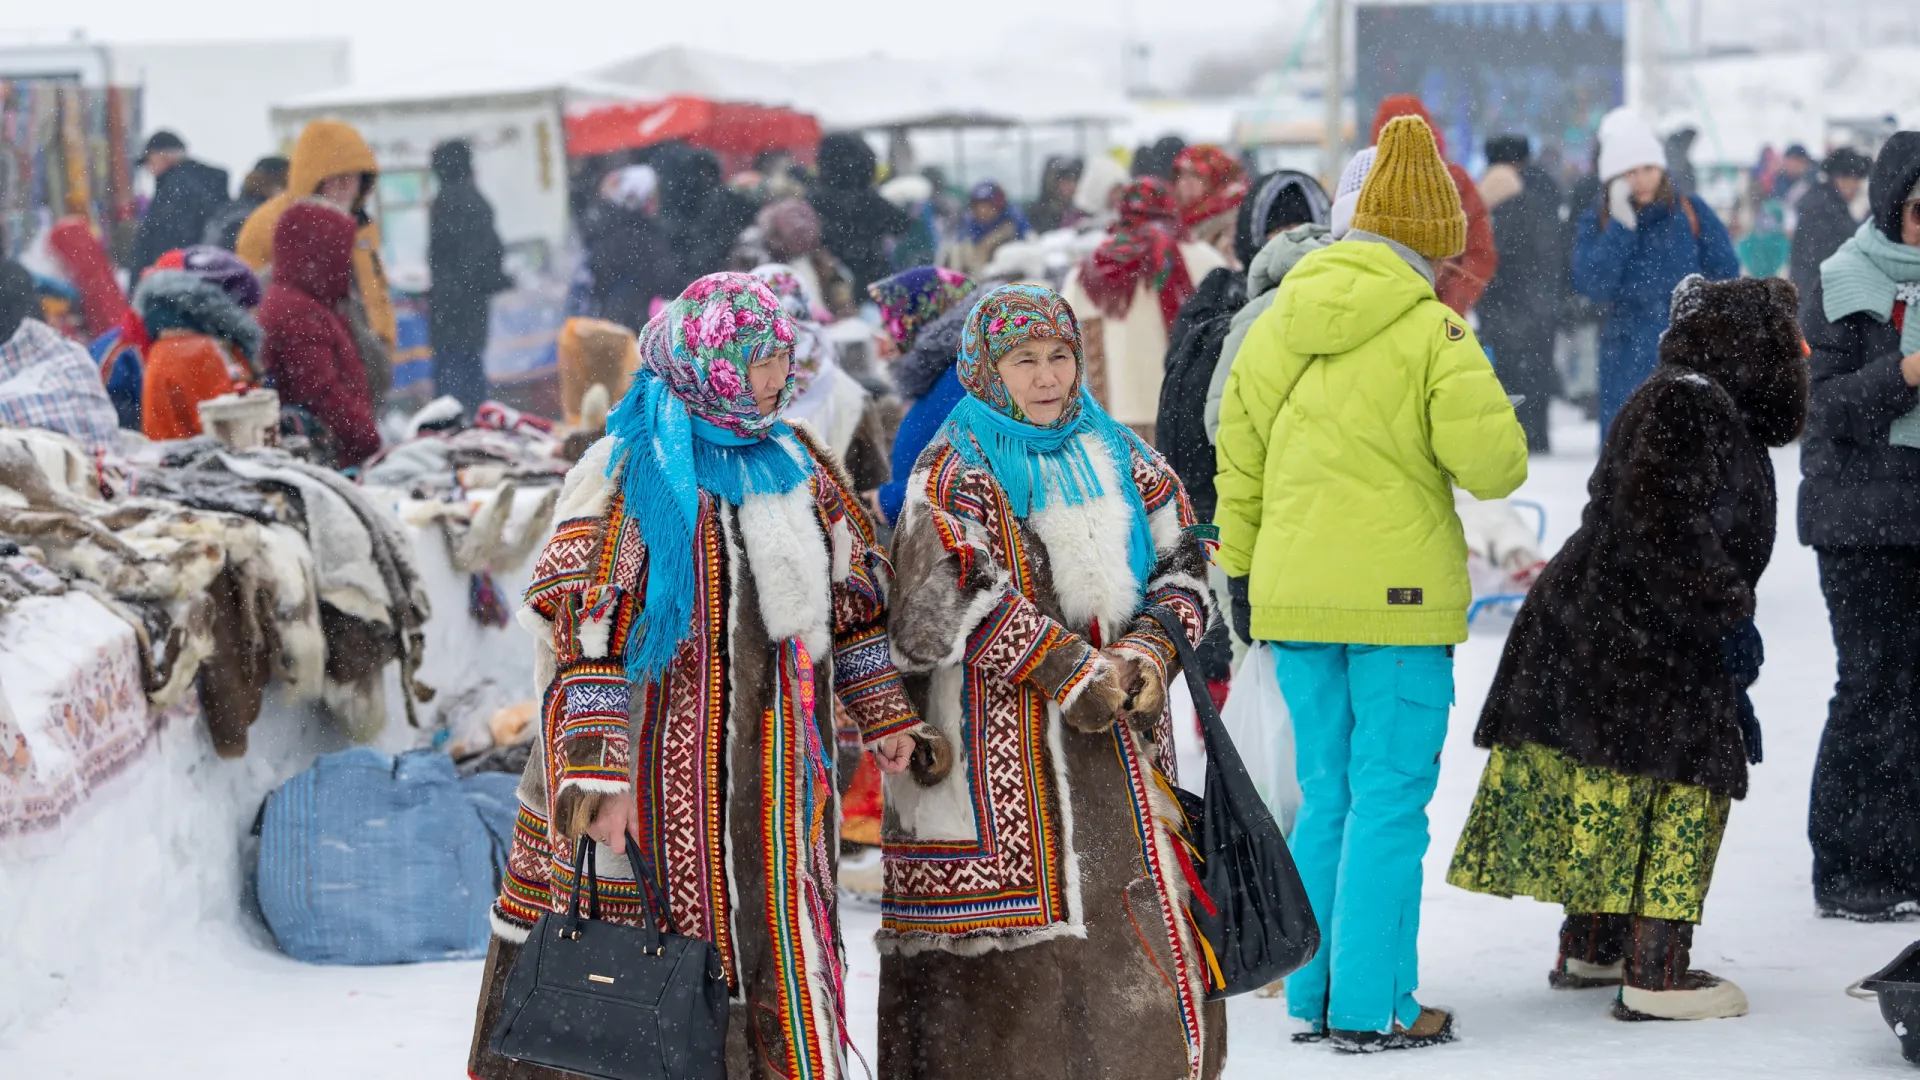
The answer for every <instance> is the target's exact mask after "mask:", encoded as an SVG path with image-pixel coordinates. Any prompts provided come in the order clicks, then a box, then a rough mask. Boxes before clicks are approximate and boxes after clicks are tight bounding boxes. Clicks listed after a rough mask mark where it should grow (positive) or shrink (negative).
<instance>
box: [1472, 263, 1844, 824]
mask: <svg viewBox="0 0 1920 1080" xmlns="http://www.w3.org/2000/svg"><path fill="white" fill-rule="evenodd" d="M1796 306H1797V305H1796V300H1795V295H1794V291H1793V286H1792V285H1790V284H1788V283H1787V282H1785V281H1782V280H1779V279H1770V280H1767V281H1764V282H1762V281H1751V280H1749V281H1738V282H1726V283H1720V284H1712V283H1707V282H1704V281H1702V280H1700V279H1699V278H1697V277H1695V278H1689V279H1687V280H1686V281H1684V282H1682V283H1681V286H1680V289H1678V290H1676V292H1675V295H1674V301H1673V323H1672V327H1671V328H1670V329H1669V330H1668V331H1667V334H1666V337H1665V338H1664V339H1663V340H1662V342H1661V345H1660V367H1659V368H1658V370H1656V371H1655V372H1654V374H1653V377H1652V378H1650V379H1648V380H1647V381H1646V383H1644V384H1643V385H1642V386H1641V387H1640V389H1638V390H1636V391H1634V393H1633V396H1632V397H1630V398H1628V399H1627V403H1626V405H1625V406H1624V407H1622V408H1621V410H1620V414H1619V416H1618V417H1617V418H1616V419H1615V420H1614V424H1613V428H1612V430H1611V431H1610V432H1609V434H1608V436H1607V445H1606V449H1605V450H1604V452H1602V454H1601V456H1600V464H1599V465H1598V466H1597V467H1595V469H1594V470H1593V477H1592V479H1591V480H1589V481H1588V482H1587V498H1588V501H1587V507H1586V510H1585V511H1584V512H1583V513H1582V514H1581V518H1580V528H1579V530H1578V531H1577V532H1575V533H1574V534H1573V536H1572V537H1571V538H1569V539H1568V540H1567V542H1566V544H1565V546H1563V547H1562V548H1561V549H1560V552H1559V553H1558V554H1557V555H1555V556H1554V557H1553V559H1552V560H1551V561H1550V562H1548V563H1547V568H1546V570H1545V571H1543V572H1542V573H1541V575H1540V579H1539V581H1538V582H1536V583H1535V584H1534V586H1533V589H1532V590H1531V591H1530V592H1529V593H1528V594H1527V602H1526V605H1525V606H1524V607H1522V608H1521V609H1520V615H1519V617H1518V618H1517V619H1516V620H1515V621H1514V624H1513V629H1512V631H1511V632H1510V633H1509V634H1508V635H1507V648H1506V653H1505V654H1504V655H1503V656H1502V657H1501V659H1500V669H1499V671H1498V673H1497V674H1496V675H1495V676H1494V680H1493V687H1492V689H1491V690H1489V691H1488V692H1487V703H1486V707H1485V709H1484V710H1483V711H1482V712H1481V714H1480V726H1479V728H1478V729H1477V730H1476V731H1475V732H1474V744H1475V745H1477V746H1482V747H1492V746H1495V745H1502V746H1518V745H1520V744H1522V743H1529V742H1530V743H1537V744H1539V745H1542V746H1547V747H1551V748H1552V749H1555V750H1558V751H1560V752H1561V753H1563V754H1566V755H1567V756H1569V757H1571V758H1573V759H1574V760H1575V761H1578V762H1580V763H1581V764H1582V765H1592V766H1601V767H1604V768H1608V769H1612V770H1614V771H1616V772H1621V773H1626V774H1628V775H1631V776H1650V777H1653V778H1655V779H1659V780H1667V781H1673V782H1676V783H1682V784H1695V785H1698V786H1701V787H1705V788H1707V789H1708V790H1710V791H1713V792H1714V793H1716V794H1720V795H1726V796H1730V797H1732V798H1735V799H1738V798H1743V797H1744V796H1745V795H1746V793H1747V758H1746V754H1745V747H1744V745H1743V743H1742V739H1741V731H1740V724H1739V717H1738V708H1739V694H1740V690H1741V689H1742V688H1741V687H1740V686H1737V685H1736V684H1735V680H1734V675H1733V673H1732V671H1731V670H1730V666H1729V663H1728V660H1727V655H1726V647H1727V646H1726V643H1727V640H1728V638H1729V637H1731V636H1732V635H1733V634H1734V632H1735V630H1736V629H1737V628H1738V627H1739V626H1740V624H1741V623H1742V622H1744V621H1745V620H1747V619H1750V618H1752V617H1753V612H1754V586H1755V585H1756V584H1757V583H1758V582H1759V580H1760V575H1761V573H1762V572H1763V571H1764V570H1766V568H1767V562H1768V561H1769V560H1770V559H1771V558H1772V556H1773V541H1774V525H1775V522H1774V515H1775V512H1776V501H1775V494H1774V474H1773V464H1772V462H1771V461H1770V460H1769V459H1768V457H1767V448H1768V447H1770V446H1782V445H1785V444H1786V443H1788V442H1790V441H1792V440H1793V439H1794V438H1795V437H1796V436H1798V435H1799V433H1800V428H1801V425H1802V424H1803V423H1804V422H1805V419H1806V412H1807V366H1806V361H1805V360H1804V359H1803V358H1802V347H1801V343H1800V333H1799V328H1798V325H1797V324H1796V322H1795V318H1794V311H1795V308H1796Z"/></svg>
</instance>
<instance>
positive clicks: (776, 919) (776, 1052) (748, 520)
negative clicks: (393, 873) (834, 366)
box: [469, 426, 920, 1080]
mask: <svg viewBox="0 0 1920 1080" xmlns="http://www.w3.org/2000/svg"><path fill="white" fill-rule="evenodd" d="M774 437H776V438H779V439H781V440H782V441H783V442H784V443H786V445H787V449H788V450H789V452H790V453H794V454H795V455H797V456H799V457H800V458H801V460H802V463H803V464H805V465H806V466H808V467H809V470H810V472H811V474H812V475H811V477H810V478H809V479H808V480H807V481H805V482H803V483H802V484H801V485H800V486H799V487H798V488H795V489H794V490H793V491H791V492H788V493H785V494H780V495H753V496H748V497H747V498H746V499H745V500H744V502H743V503H742V504H741V505H739V506H733V505H730V504H727V503H724V502H719V501H717V500H715V499H713V498H712V497H711V496H709V495H706V494H702V495H701V508H700V514H699V518H698V522H697V525H696V528H695V536H694V547H695V554H694V559H693V562H694V566H695V571H694V580H695V588H696V597H697V599H696V601H695V603H694V605H693V615H692V617H693V619H694V621H695V626H696V629H695V632H694V634H693V636H692V637H690V638H688V639H687V640H686V641H683V642H682V643H681V645H680V647H679V649H678V651H677V652H676V653H675V655H674V658H673V660H672V661H671V663H670V664H669V665H668V666H667V668H666V671H665V673H664V674H663V675H662V676H661V677H660V678H659V679H656V680H650V681H648V682H645V683H636V684H630V683H629V682H628V680H627V676H626V670H625V666H624V663H623V660H622V657H623V656H624V653H625V650H626V645H627V637H628V634H629V633H630V632H632V631H633V630H634V627H635V625H636V622H637V620H638V618H639V617H640V616H641V612H640V611H639V610H638V608H639V600H640V599H641V598H642V597H643V596H644V584H643V582H644V574H645V572H646V563H647V553H646V551H645V548H644V545H643V544H642V542H641V541H640V539H639V535H638V529H637V528H635V527H633V522H632V520H631V519H629V518H628V517H627V516H626V515H625V513H624V511H623V508H622V505H621V494H620V487H619V485H618V483H616V482H614V481H611V480H609V479H608V478H607V472H608V465H609V462H610V460H611V458H612V454H613V442H614V440H612V439H602V440H601V441H600V442H599V443H597V444H595V445H594V447H593V448H592V449H591V450H590V451H589V452H588V453H587V454H586V456H585V457H584V458H583V459H582V460H581V461H580V463H579V464H578V465H577V466H575V468H574V469H573V471H572V473H571V474H570V475H569V476H568V478H567V481H566V484H565V485H564V487H563V489H562V492H561V496H560V503H559V507H558V509H557V510H556V512H555V521H556V527H555V532H554V536H553V539H552V540H551V541H549V543H548V544H547V547H546V548H545V550H544V551H543V552H542V553H541V555H540V557H539V561H538V563H537V564H536V568H535V571H534V575H533V583H532V585H531V586H530V587H529V588H528V591H527V600H526V605H525V606H524V607H523V608H522V609H521V610H520V614H519V621H520V624H521V625H522V626H524V627H526V628H527V629H528V630H529V631H530V632H531V633H532V634H533V636H534V640H535V665H536V666H535V671H536V679H537V680H538V682H539V686H540V695H541V701H542V706H541V708H542V712H541V737H540V738H539V739H536V740H535V742H534V751H533V754H532V755H531V757H530V759H529V761H528V763H527V768H526V772H525V773H524V774H523V775H522V777H521V782H520V803H521V805H520V811H519V820H518V822H517V825H516V828H515V833H514V838H513V846H512V850H511V852H510V854H509V857H508V865H507V871H506V874H505V876H504V879H503V882H502V888H501V894H500V897H499V899H498V901H497V902H496V903H495V905H494V908H493V926H494V935H495V936H494V942H493V947H492V949H491V950H490V952H489V955H488V959H487V966H486V971H485V975H484V981H483V986H482V991H481V1000H480V1010H479V1016H478V1017H477V1022H476V1025H475V1032H474V1043H473V1048H472V1058H471V1061H470V1065H469V1068H470V1071H471V1073H472V1075H473V1076H475V1077H479V1078H482V1080H506V1078H512V1080H529V1078H534V1077H560V1076H562V1075H563V1074H560V1073H555V1072H552V1071H550V1070H544V1069H534V1068H531V1067H529V1066H526V1065H523V1064H520V1063H517V1062H513V1061H510V1060H508V1059H505V1058H502V1057H500V1056H498V1055H495V1054H492V1053H490V1052H488V1051H487V1049H486V1046H487V1041H488V1039H489V1037H490V1036H491V1033H492V1029H493V1027H494V1025H495V1024H496V1022H497V1020H498V1014H499V1010H500V1001H501V994H502V991H503V989H504V983H505V979H506V975H507V972H508V971H509V970H510V969H511V967H512V964H513V959H514V957H515V956H516V955H517V954H518V948H519V945H520V943H521V942H523V941H525V939H526V935H527V932H528V930H529V929H530V928H531V927H532V925H533V924H534V922H535V921H536V920H538V919H539V917H540V916H541V915H542V914H543V913H545V912H548V911H550V910H554V909H555V908H556V907H557V908H560V909H564V908H565V907H566V905H567V897H568V891H569V890H570V888H571V887H572V884H573V873H574V870H573V862H574V852H573V850H572V849H571V847H570V845H569V844H568V843H567V842H566V841H565V840H564V839H562V838H561V837H560V833H559V829H558V828H557V827H555V826H554V825H552V824H551V823H552V822H553V820H554V811H555V807H556V805H557V803H558V801H559V796H560V794H561V793H562V792H563V791H565V790H566V789H568V788H573V787H577V788H580V789H582V790H585V791H592V792H599V793H602V794H605V795H616V796H617V795H624V796H626V797H628V798H635V799H636V802H637V807H638V812H639V819H638V825H637V828H636V832H637V835H638V837H639V840H640V847H641V854H642V855H643V857H644V867H645V869H646V870H647V871H648V873H649V877H650V878H651V879H652V880H653V881H654V882H655V883H656V888H655V895H661V894H663V893H664V896H665V902H666V905H667V907H668V910H669V912H670V916H671V918H670V926H671V929H672V930H673V931H674V932H677V933H680V934H684V935H688V936H693V937H700V938H704V939H706V940H709V941H712V942H714V943H715V944H716V945H717V946H718V948H719V950H720V954H721V958H722V963H723V966H724V968H725V970H726V973H727V978H728V982H729V985H730V988H731V990H732V997H733V1001H734V1006H733V1014H732V1023H731V1026H730V1029H729V1035H728V1042H727V1076H728V1077H729V1080H744V1078H770V1077H775V1076H782V1077H809V1076H810V1077H821V1078H823V1080H832V1078H833V1077H836V1076H838V1075H840V1073H841V1072H842V1071H843V1070H842V1069H841V1067H840V1066H841V1056H842V1053H843V1051H842V1049H841V1040H840V1017H841V1015H843V1013H844V1005H843V1004H842V1003H841V1002H840V1000H839V999H840V994H841V986H840V981H839V974H840V959H839V958H840V954H841V946H840V942H839V940H838V929H837V926H838V923H837V913H836V911H835V907H834V895H833V884H834V883H833V875H834V872H835V867H834V864H833V859H834V857H835V856H836V855H837V852H838V847H839V840H838V835H837V832H838V821H839V814H838V806H837V801H836V798H835V796H834V794H833V784H832V782H831V776H830V769H831V761H832V756H831V755H832V749H833V746H834V720H833V709H832V708H831V704H830V703H831V702H832V700H833V697H834V696H835V695H837V696H838V698H839V699H840V701H841V702H842V703H844V705H845V706H846V708H847V710H848V711H849V712H850V713H852V714H853V716H855V717H856V718H857V719H858V721H859V724H860V727H861V730H862V734H863V736H864V738H865V741H866V742H867V743H868V744H869V745H871V744H872V743H873V742H874V741H875V740H878V739H880V738H882V737H884V736H887V735H890V734H894V733H898V732H903V731H914V730H918V729H919V728H920V721H919V718H918V716H917V714H916V713H915V712H914V709H913V706H912V705H911V703H910V702H909V701H908V699H907V697H906V695H905V693H904V692H903V689H902V686H901V681H900V677H899V674H898V673H897V672H896V671H895V669H894V666H893V661H892V659H891V656H890V654H889V650H888V644H887V631H886V625H885V622H884V615H885V595H886V592H885V590H886V587H887V583H888V581H889V579H890V578H891V569H890V567H889V565H888V563H887V560H886V557H885V555H884V554H883V553H882V551H881V550H880V547H879V545H878V544H877V543H876V542H875V539H874V534H873V532H872V528H871V526H870V525H869V523H868V522H867V519H866V517H865V516H864V513H863V512H862V511H861V510H860V508H859V506H858V503H857V502H856V501H855V499H854V496H853V494H852V489H851V487H850V485H849V484H848V483H847V481H846V480H845V478H844V477H843V476H842V475H840V474H839V473H838V472H837V471H836V470H835V468H834V467H833V466H832V465H830V464H829V462H830V461H831V458H830V457H829V456H828V455H827V453H826V452H825V451H823V450H822V449H821V448H820V444H819V442H818V440H817V437H816V436H814V435H812V434H811V433H810V432H808V431H807V430H806V429H804V427H800V426H796V427H795V429H794V434H793V435H778V436H774ZM793 657H797V658H798V660H797V662H795V663H792V664H790V663H789V661H788V658H793ZM799 665H805V667H806V668H807V671H806V673H805V675H804V676H797V675H796V672H795V671H794V670H792V668H794V667H798V666H799ZM797 678H804V679H805V685H797V684H796V680H797ZM796 703H799V705H798V707H795V706H796ZM816 703H817V706H816ZM783 719H791V720H792V721H793V722H792V723H783ZM809 720H810V723H809V722H808V721H809ZM808 728H811V730H807V729H808ZM783 747H784V748H785V749H787V750H792V751H793V753H783V752H782V748H783ZM808 810H811V813H807V812H806V811H808ZM789 811H791V812H789ZM763 822H764V823H765V824H763ZM789 831H791V832H792V833H794V835H792V836H788V835H787V834H788V832H789ZM783 840H790V841H792V842H791V843H789V844H788V845H787V846H786V847H784V848H777V847H776V846H775V845H778V844H780V843H782V842H783ZM776 851H778V852H779V853H780V855H781V856H783V857H784V859H785V861H784V862H782V863H781V865H795V866H798V867H800V870H799V871H798V872H797V874H788V875H783V874H780V873H777V872H775V871H774V870H773V867H774V865H775V853H776ZM598 865H599V874H600V908H601V911H602V917H604V918H611V919H612V920H614V921H616V922H625V923H628V924H634V923H637V922H638V921H639V919H640V918H641V917H642V914H641V912H642V911H643V908H642V906H641V905H642V897H641V895H640V891H639V887H638V884H637V881H636V878H635V876H634V874H633V869H632V864H631V863H630V862H629V861H628V860H627V859H626V858H624V857H622V856H617V855H614V854H613V853H612V852H611V850H610V849H608V848H606V847H602V848H601V849H600V851H599V856H598ZM783 919H784V920H785V921H784V923H783V922H781V921H780V920H783ZM776 925H779V926H782V927H783V929H782V933H780V934H775V933H773V932H772V928H773V927H774V926H776ZM783 940H785V941H788V942H790V943H791V944H790V945H788V946H787V947H786V948H785V949H784V950H783V947H782V944H781V942H782V941H783ZM783 973H785V974H791V975H794V976H796V977H795V978H794V979H793V980H792V981H791V982H789V981H788V980H786V979H783V978H782V975H783ZM794 1017H799V1018H801V1019H799V1020H798V1021H794V1020H791V1019H789V1018H794Z"/></svg>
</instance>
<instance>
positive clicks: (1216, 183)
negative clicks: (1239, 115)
mask: <svg viewBox="0 0 1920 1080" xmlns="http://www.w3.org/2000/svg"><path fill="white" fill-rule="evenodd" d="M1249 187H1250V184H1249V182H1248V180H1247V167H1246V166H1245V165H1242V164H1240V162H1239V161H1238V160H1236V159H1235V158H1234V157H1233V155H1231V154H1229V153H1227V152H1226V151H1225V150H1222V149H1220V148H1219V147H1217V146H1214V145H1212V144H1210V143H1202V144H1200V145H1198V146H1189V147H1187V148H1186V149H1185V150H1182V151H1180V154H1179V156H1177V157H1175V158H1174V159H1173V193H1174V196H1175V197H1176V198H1178V199H1179V200H1180V224H1182V225H1185V226H1186V227H1187V231H1188V232H1190V233H1192V234H1193V238H1194V239H1196V240H1198V241H1200V242H1201V243H1203V244H1211V245H1213V246H1214V247H1215V248H1218V249H1219V250H1220V253H1221V254H1223V255H1226V256H1228V257H1229V258H1231V257H1232V254H1233V231H1234V224H1235V221H1236V218H1237V216H1238V214H1239V212H1240V203H1241V201H1242V200H1244V199H1245V198H1246V197H1247V191H1248V189H1249Z"/></svg>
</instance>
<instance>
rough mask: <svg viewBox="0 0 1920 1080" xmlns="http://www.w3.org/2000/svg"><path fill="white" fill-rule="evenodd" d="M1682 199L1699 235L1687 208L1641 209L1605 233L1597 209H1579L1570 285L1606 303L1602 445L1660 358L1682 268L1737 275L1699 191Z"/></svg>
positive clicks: (1721, 276)
mask: <svg viewBox="0 0 1920 1080" xmlns="http://www.w3.org/2000/svg"><path fill="white" fill-rule="evenodd" d="M1605 197H1606V196H1605V194H1602V195H1601V198H1605ZM1687 201H1688V202H1689V203H1691V204H1692V206H1693V213H1694V217H1695V219H1696V220H1698V222H1699V224H1700V228H1699V235H1698V236H1696V235H1695V234H1694V227H1693V224H1692V223H1691V222H1689V221H1688V220H1687V214H1686V212H1685V211H1684V210H1681V209H1679V208H1677V207H1676V208H1669V207H1666V206H1662V205H1659V204H1655V205H1653V206H1649V207H1646V208H1644V209H1642V210H1641V211H1640V212H1639V214H1638V215H1637V217H1638V227H1637V228H1633V229H1629V228H1627V227H1626V226H1624V225H1622V224H1620V223H1619V222H1618V221H1610V222H1608V223H1607V228H1606V231H1604V232H1602V231H1601V230H1600V225H1599V221H1600V218H1599V210H1598V208H1597V207H1594V208H1589V209H1588V210H1587V211H1586V212H1585V213H1583V214H1581V215H1580V228H1579V232H1578V234H1577V235H1576V236H1575V238H1574V242H1573V289H1574V291H1575V292H1577V293H1579V294H1580V295H1582V296H1585V297H1586V298H1588V299H1589V300H1592V301H1594V302H1595V303H1598V304H1604V305H1606V307H1607V317H1606V322H1605V323H1604V324H1603V325H1602V326H1601V328H1600V441H1601V443H1602V444H1604V443H1605V442H1606V439H1607V428H1608V427H1609V426H1610V425H1611V424H1612V423H1613V417H1614V414H1615V413H1618V412H1619V411H1620V406H1622V405H1624V404H1626V401H1627V397H1628V395H1630V394H1632V393H1633V391H1634V390H1635V388H1637V387H1638V386H1639V385H1640V384H1641V383H1642V382H1645V381H1646V379H1647V376H1649V375H1652V374H1653V369H1654V366H1655V365H1656V364H1658V363H1659V362H1660V335H1661V334H1663V333H1665V332H1666V329H1667V315H1668V308H1669V306H1670V303H1671V300H1672V297H1673V288H1674V286H1676V285H1678V284H1680V280H1681V279H1682V278H1684V277H1686V276H1687V275H1688V274H1701V275H1703V276H1705V277H1707V278H1708V279H1710V280H1714V281H1725V280H1728V279H1731V278H1736V277H1739V276H1740V259H1739V257H1738V256H1736V255H1735V254H1734V251H1733V240H1732V239H1731V238H1730V237H1729V236H1728V235H1727V227H1726V226H1725V225H1722V224H1721V223H1720V219H1719V218H1718V217H1716V216H1714V213H1713V211H1712V210H1710V209H1708V208H1707V204H1706V203H1704V202H1702V201H1700V198H1699V197H1698V196H1696V195H1689V196H1687Z"/></svg>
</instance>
